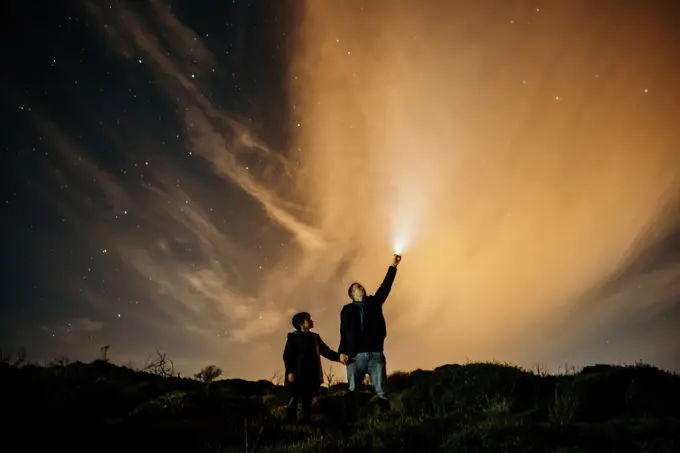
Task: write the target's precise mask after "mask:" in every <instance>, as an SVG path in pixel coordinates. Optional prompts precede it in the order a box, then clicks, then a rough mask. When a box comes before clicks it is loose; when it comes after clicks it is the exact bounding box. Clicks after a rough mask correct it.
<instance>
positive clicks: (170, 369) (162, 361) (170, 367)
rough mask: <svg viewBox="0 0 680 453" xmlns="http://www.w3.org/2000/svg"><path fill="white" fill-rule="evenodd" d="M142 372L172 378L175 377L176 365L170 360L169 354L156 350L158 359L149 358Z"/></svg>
mask: <svg viewBox="0 0 680 453" xmlns="http://www.w3.org/2000/svg"><path fill="white" fill-rule="evenodd" d="M142 371H146V372H147V373H151V374H155V375H156V376H162V377H171V376H174V375H175V364H174V363H173V361H172V360H170V358H168V353H167V352H161V351H159V350H158V349H156V357H154V358H149V359H148V360H147V361H146V364H145V365H144V369H143V370H142ZM178 376H179V375H178Z"/></svg>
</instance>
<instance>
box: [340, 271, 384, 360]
mask: <svg viewBox="0 0 680 453" xmlns="http://www.w3.org/2000/svg"><path fill="white" fill-rule="evenodd" d="M396 276H397V268H396V267H394V266H390V267H389V268H388V269H387V275H385V278H384V279H383V282H382V284H381V285H380V288H378V290H377V291H376V292H375V294H374V295H372V296H366V297H365V298H364V300H363V304H364V332H365V334H366V335H367V337H368V338H370V339H371V340H372V341H371V343H374V344H377V346H376V347H378V348H380V350H382V342H383V341H384V339H385V338H386V337H387V326H386V324H385V317H384V316H383V311H382V306H383V304H384V303H385V301H386V300H387V296H389V294H390V291H391V289H392V283H394V278H395V277H396ZM360 323H361V309H360V308H359V306H358V305H357V304H355V303H354V302H352V303H349V304H347V305H345V306H344V307H342V311H341V312H340V346H339V347H338V352H339V353H340V354H347V356H348V357H350V358H352V357H354V356H356V355H357V352H359V351H358V350H357V349H358V344H357V343H358V339H359V335H360ZM371 352H373V351H371Z"/></svg>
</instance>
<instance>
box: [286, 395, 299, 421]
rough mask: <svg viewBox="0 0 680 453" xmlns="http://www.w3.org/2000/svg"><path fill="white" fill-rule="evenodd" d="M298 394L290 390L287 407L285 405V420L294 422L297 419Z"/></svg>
mask: <svg viewBox="0 0 680 453" xmlns="http://www.w3.org/2000/svg"><path fill="white" fill-rule="evenodd" d="M297 408H298V395H297V392H290V399H289V400H288V407H286V421H287V422H288V423H295V422H296V421H297Z"/></svg>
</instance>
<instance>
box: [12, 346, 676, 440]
mask: <svg viewBox="0 0 680 453" xmlns="http://www.w3.org/2000/svg"><path fill="white" fill-rule="evenodd" d="M107 350H108V349H107ZM107 350H104V348H103V349H102V358H100V359H99V360H95V361H93V362H91V363H81V362H76V363H68V361H67V360H65V359H61V360H57V361H55V362H54V363H52V364H50V365H49V366H46V367H43V366H36V365H32V364H30V363H27V362H26V361H25V354H24V358H23V359H22V358H21V357H16V356H15V357H14V358H8V357H6V356H5V357H1V358H2V359H3V360H2V362H1V363H0V384H1V385H0V389H1V391H2V395H1V399H0V407H1V408H2V414H3V433H4V436H3V440H2V441H1V443H0V446H2V449H3V450H6V451H15V450H16V449H17V448H20V449H21V450H22V451H38V450H37V449H38V448H49V449H50V450H59V449H63V450H64V451H70V452H73V451H93V452H95V451H96V452H102V451H116V452H123V451H126V452H129V451H145V452H152V451H153V452H248V453H250V452H256V451H257V452H262V453H264V452H344V451H352V452H371V453H382V452H389V453H398V452H408V453H417V452H428V453H429V452H554V453H557V452H560V453H577V452H618V453H621V452H650V453H651V452H654V453H665V452H668V453H671V452H678V451H680V376H678V375H675V374H672V373H668V372H665V371H661V370H659V369H657V368H654V367H651V366H647V365H642V364H637V365H632V366H608V365H596V366H591V367H587V368H584V369H583V370H581V371H580V372H572V373H568V374H564V375H548V374H546V373H541V372H538V371H527V370H523V369H520V368H517V367H513V366H509V365H502V364H497V363H471V364H466V365H446V366H443V367H440V368H437V369H435V370H432V371H422V370H416V371H414V372H412V373H396V374H393V375H391V376H390V378H389V385H390V390H391V391H392V395H393V399H392V401H393V410H392V412H391V413H389V414H385V415H381V414H380V413H379V411H378V407H377V405H376V404H375V401H374V399H373V395H372V394H371V392H370V390H369V389H368V388H366V389H365V390H364V391H363V394H362V395H363V397H364V398H363V402H364V403H363V406H362V415H361V418H360V420H359V422H358V424H357V426H355V427H347V426H345V424H344V420H343V419H344V417H343V413H344V400H343V394H344V391H345V388H344V387H343V384H335V385H331V387H330V389H328V388H323V389H322V390H321V395H320V397H319V398H317V399H316V400H315V403H314V407H315V423H316V426H314V427H311V428H309V427H304V426H291V425H287V424H285V423H283V421H282V417H283V414H284V405H285V403H286V399H287V398H286V393H285V391H284V389H283V388H282V387H281V386H280V385H276V384H275V383H272V382H270V381H265V380H263V381H257V382H249V381H244V380H241V379H223V380H218V379H219V377H220V375H221V370H219V368H217V367H215V366H209V367H206V368H205V369H203V370H201V372H199V373H197V374H196V375H195V376H194V377H193V378H182V377H179V376H178V375H177V374H176V373H175V372H174V369H173V366H172V362H171V361H170V360H169V359H168V358H167V356H165V355H164V354H162V353H158V354H157V357H156V358H155V359H153V360H151V361H149V363H147V365H146V366H145V367H144V369H142V370H133V369H130V368H127V367H121V366H117V365H114V364H112V363H109V362H108V360H106V352H107ZM329 374H330V373H329ZM328 378H329V380H332V376H330V375H329V376H328ZM272 380H274V381H277V379H272ZM322 433H324V435H322ZM4 447H8V448H4Z"/></svg>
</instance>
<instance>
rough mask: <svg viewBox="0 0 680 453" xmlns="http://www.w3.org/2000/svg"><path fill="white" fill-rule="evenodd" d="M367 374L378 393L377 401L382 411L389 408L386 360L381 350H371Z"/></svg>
mask: <svg viewBox="0 0 680 453" xmlns="http://www.w3.org/2000/svg"><path fill="white" fill-rule="evenodd" d="M368 375H369V376H370V377H371V382H372V383H373V388H374V389H375V393H376V394H377V395H378V402H379V403H380V408H381V409H382V410H383V411H389V410H390V401H389V400H388V399H387V361H386V360H385V354H383V353H382V352H371V358H370V360H369V361H368Z"/></svg>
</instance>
